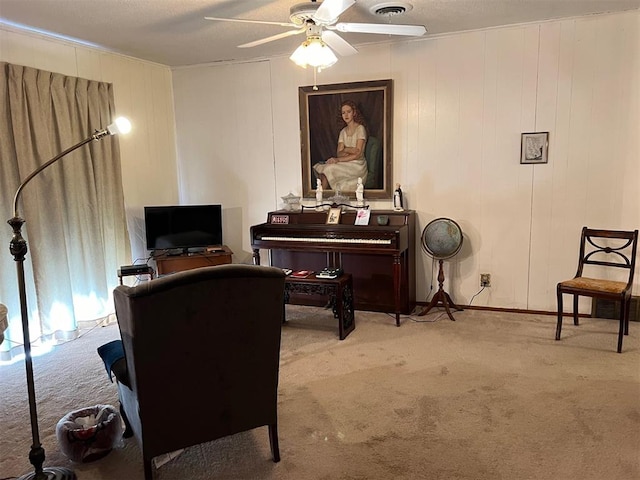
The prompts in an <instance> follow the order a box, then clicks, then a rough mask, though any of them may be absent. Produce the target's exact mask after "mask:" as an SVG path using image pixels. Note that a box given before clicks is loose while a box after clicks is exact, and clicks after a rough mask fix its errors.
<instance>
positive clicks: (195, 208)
mask: <svg viewBox="0 0 640 480" xmlns="http://www.w3.org/2000/svg"><path fill="white" fill-rule="evenodd" d="M144 225H145V230H146V240H147V250H168V251H175V253H183V252H189V251H201V250H203V249H204V247H208V246H212V245H222V205H167V206H150V207H144Z"/></svg>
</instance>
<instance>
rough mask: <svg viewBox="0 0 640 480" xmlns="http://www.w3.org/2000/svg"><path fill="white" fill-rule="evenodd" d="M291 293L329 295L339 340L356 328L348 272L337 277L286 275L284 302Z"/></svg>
mask: <svg viewBox="0 0 640 480" xmlns="http://www.w3.org/2000/svg"><path fill="white" fill-rule="evenodd" d="M291 293H302V294H307V295H323V296H329V298H330V301H331V305H332V307H333V316H334V318H337V319H338V334H339V337H340V340H344V339H345V338H347V335H349V334H350V333H351V332H353V330H354V329H355V328H356V319H355V314H354V310H353V279H352V276H351V274H350V273H344V274H342V275H341V276H339V277H337V278H316V277H315V275H312V276H310V277H307V278H292V277H290V276H289V277H286V279H285V282H284V302H285V303H289V295H290V294H291ZM284 321H286V318H285V320H284Z"/></svg>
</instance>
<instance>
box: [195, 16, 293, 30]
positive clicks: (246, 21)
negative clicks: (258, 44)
mask: <svg viewBox="0 0 640 480" xmlns="http://www.w3.org/2000/svg"><path fill="white" fill-rule="evenodd" d="M204 19H205V20H215V21H217V22H237V23H259V24H260V25H279V26H281V27H290V28H298V25H296V24H295V23H291V22H289V23H284V22H266V21H263V20H245V19H243V18H220V17H204Z"/></svg>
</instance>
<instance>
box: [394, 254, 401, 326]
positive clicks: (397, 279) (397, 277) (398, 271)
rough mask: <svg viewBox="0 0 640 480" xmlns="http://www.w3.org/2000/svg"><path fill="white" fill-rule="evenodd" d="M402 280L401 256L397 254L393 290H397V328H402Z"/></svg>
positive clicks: (395, 256)
mask: <svg viewBox="0 0 640 480" xmlns="http://www.w3.org/2000/svg"><path fill="white" fill-rule="evenodd" d="M401 279H402V267H401V265H400V255H399V254H395V255H394V256H393V289H394V290H395V300H396V327H399V326H400V310H401V309H402V306H401V303H400V299H401V293H402V292H401V290H402V289H401V282H400V280H401Z"/></svg>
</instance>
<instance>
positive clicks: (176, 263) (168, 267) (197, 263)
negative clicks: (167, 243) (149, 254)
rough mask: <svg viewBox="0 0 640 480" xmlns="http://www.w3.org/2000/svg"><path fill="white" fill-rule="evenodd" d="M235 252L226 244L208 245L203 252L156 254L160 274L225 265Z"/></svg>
mask: <svg viewBox="0 0 640 480" xmlns="http://www.w3.org/2000/svg"><path fill="white" fill-rule="evenodd" d="M231 255H233V252H232V251H231V249H230V248H229V247H227V246H226V245H220V246H214V247H207V248H205V249H204V250H203V251H202V252H189V251H187V252H184V251H183V252H182V253H181V254H177V255H176V254H175V253H161V254H157V255H154V256H153V258H154V260H155V261H156V266H157V269H156V270H157V272H158V276H160V275H167V274H169V273H176V272H182V271H184V270H191V269H193V268H200V267H211V266H213V265H224V264H227V263H231V262H232V258H231Z"/></svg>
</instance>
